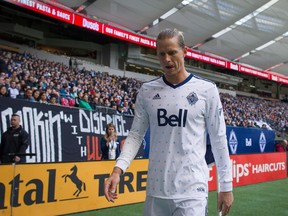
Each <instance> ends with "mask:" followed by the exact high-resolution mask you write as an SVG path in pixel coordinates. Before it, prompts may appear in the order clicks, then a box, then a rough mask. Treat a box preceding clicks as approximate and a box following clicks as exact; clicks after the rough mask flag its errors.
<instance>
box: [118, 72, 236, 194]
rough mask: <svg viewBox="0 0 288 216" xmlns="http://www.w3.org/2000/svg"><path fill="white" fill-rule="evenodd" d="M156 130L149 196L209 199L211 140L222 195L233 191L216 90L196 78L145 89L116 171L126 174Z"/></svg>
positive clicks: (163, 81) (154, 82) (161, 81)
mask: <svg viewBox="0 0 288 216" xmlns="http://www.w3.org/2000/svg"><path fill="white" fill-rule="evenodd" d="M148 127H150V152H149V168H148V179H147V190H146V191H147V195H148V196H153V197H158V198H168V199H178V198H197V197H205V196H207V193H208V178H209V170H208V167H207V164H206V162H205V152H206V135H207V132H208V133H209V135H210V140H211V146H212V151H213V154H214V157H215V161H216V165H217V170H218V173H219V176H220V191H223V192H224V191H232V170H231V163H230V160H229V153H228V147H227V140H226V126H225V122H224V115H223V109H222V104H221V101H220V98H219V93H218V90H217V87H216V85H215V84H213V83H212V82H210V81H207V80H204V79H201V78H199V77H196V76H193V75H192V74H190V75H189V77H187V79H186V80H184V81H183V82H181V83H179V84H177V85H173V84H171V83H169V82H168V81H167V80H166V79H165V77H164V76H163V77H161V78H158V79H155V80H152V81H150V82H147V83H144V84H143V85H142V87H141V89H140V91H139V94H138V96H137V102H136V108H135V116H134V120H133V124H132V127H131V130H130V133H129V135H128V137H127V139H126V142H125V145H124V147H123V150H122V152H121V155H120V157H119V158H118V159H117V163H116V166H117V167H119V168H121V169H122V170H123V171H124V172H125V170H126V169H127V167H128V166H129V164H130V162H131V161H132V160H133V159H134V157H135V155H136V154H137V151H138V149H139V147H140V145H141V142H142V140H143V137H144V135H145V133H146V131H147V128H148Z"/></svg>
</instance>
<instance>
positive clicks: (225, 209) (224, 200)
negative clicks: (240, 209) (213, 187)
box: [218, 192, 234, 216]
mask: <svg viewBox="0 0 288 216" xmlns="http://www.w3.org/2000/svg"><path fill="white" fill-rule="evenodd" d="M233 200H234V197H233V193H232V192H220V193H219V195H218V211H219V212H221V213H222V216H225V215H228V213H229V211H230V208H231V206H232V203H233Z"/></svg>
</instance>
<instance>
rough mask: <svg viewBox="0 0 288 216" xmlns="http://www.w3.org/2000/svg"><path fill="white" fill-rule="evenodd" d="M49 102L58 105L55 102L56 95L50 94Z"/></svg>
mask: <svg viewBox="0 0 288 216" xmlns="http://www.w3.org/2000/svg"><path fill="white" fill-rule="evenodd" d="M49 103H50V104H53V105H60V104H59V103H58V102H57V97H56V96H55V95H52V96H51V97H50V101H49Z"/></svg>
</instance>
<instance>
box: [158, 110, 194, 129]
mask: <svg viewBox="0 0 288 216" xmlns="http://www.w3.org/2000/svg"><path fill="white" fill-rule="evenodd" d="M187 113H188V110H186V109H185V110H183V109H179V112H178V115H170V116H167V110H166V109H158V110H157V120H158V126H166V125H170V126H171V127H177V126H178V127H185V126H186V121H187Z"/></svg>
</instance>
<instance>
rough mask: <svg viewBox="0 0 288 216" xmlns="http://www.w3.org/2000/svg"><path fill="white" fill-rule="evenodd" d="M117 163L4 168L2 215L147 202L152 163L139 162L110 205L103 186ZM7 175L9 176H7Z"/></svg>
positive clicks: (0, 181) (0, 168)
mask: <svg viewBox="0 0 288 216" xmlns="http://www.w3.org/2000/svg"><path fill="white" fill-rule="evenodd" d="M114 165H115V161H105V162H102V161H98V162H78V163H45V164H23V165H22V164H21V165H1V166H0V172H1V173H2V174H1V175H0V215H1V216H2V215H5V216H6V215H7V216H8V215H29V216H33V215H37V216H38V215H41V216H44V215H49V216H50V215H61V214H68V213H73V212H81V211H88V210H93V209H101V208H107V207H113V206H118V205H124V204H130V203H137V202H143V201H144V199H145V191H146V179H147V168H148V161H147V160H145V159H143V160H135V161H133V163H132V165H131V167H130V168H129V170H128V171H127V172H126V173H125V174H124V175H123V176H122V177H121V182H120V184H119V187H118V188H117V190H118V193H119V199H118V200H117V201H116V202H115V203H109V202H107V201H106V199H105V197H104V188H103V184H104V181H105V179H106V178H108V176H109V173H110V171H111V170H112V168H113V166H114ZM3 173H5V175H3Z"/></svg>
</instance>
